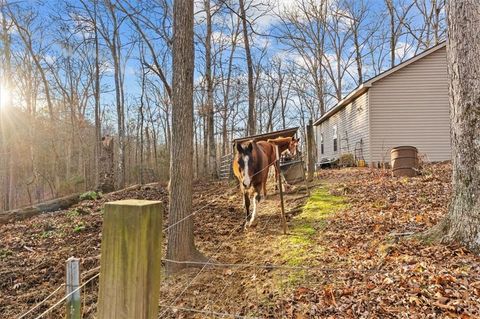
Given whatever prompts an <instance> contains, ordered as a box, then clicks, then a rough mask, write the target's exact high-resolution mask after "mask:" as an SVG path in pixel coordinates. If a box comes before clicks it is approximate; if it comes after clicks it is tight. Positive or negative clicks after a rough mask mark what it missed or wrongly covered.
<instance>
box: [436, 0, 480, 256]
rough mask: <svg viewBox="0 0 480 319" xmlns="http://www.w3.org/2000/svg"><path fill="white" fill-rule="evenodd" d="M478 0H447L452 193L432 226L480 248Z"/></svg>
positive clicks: (443, 235)
mask: <svg viewBox="0 0 480 319" xmlns="http://www.w3.org/2000/svg"><path fill="white" fill-rule="evenodd" d="M479 15H480V3H478V2H477V1H474V0H468V1H449V2H448V5H447V16H448V35H449V40H448V45H447V61H448V71H449V78H450V90H449V91H450V106H451V112H450V119H451V126H452V148H453V154H452V155H453V177H452V183H453V197H452V202H451V204H450V210H449V213H448V214H447V216H446V217H445V219H444V220H443V221H442V222H440V224H439V225H437V226H436V227H435V228H433V229H432V230H431V231H430V234H429V235H435V236H436V237H439V238H441V239H443V240H444V241H447V242H451V241H457V242H461V243H462V244H464V245H465V246H466V247H467V248H469V249H471V250H473V251H475V252H479V251H480V220H479V214H480V143H479V136H480V125H479V114H480V101H479V100H478V96H480V87H479V85H478V79H477V75H478V74H479V73H480V57H479V55H478V52H479V51H480V39H479V38H478V30H479V28H480V20H479V19H478V17H479Z"/></svg>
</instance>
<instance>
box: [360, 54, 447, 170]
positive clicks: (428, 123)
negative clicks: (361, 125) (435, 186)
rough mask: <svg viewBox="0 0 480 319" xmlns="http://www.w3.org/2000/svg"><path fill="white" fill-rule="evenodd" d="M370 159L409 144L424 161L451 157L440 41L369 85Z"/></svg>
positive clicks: (385, 157)
mask: <svg viewBox="0 0 480 319" xmlns="http://www.w3.org/2000/svg"><path fill="white" fill-rule="evenodd" d="M369 94H370V96H369V99H370V142H371V152H372V154H371V155H372V161H374V162H379V161H385V162H388V161H389V160H390V149H391V148H392V147H395V146H401V145H412V146H415V147H417V148H418V150H419V153H420V154H426V156H427V159H428V160H429V161H442V160H448V159H450V158H451V147H450V122H449V101H448V78H447V66H446V49H445V47H443V48H441V49H439V50H437V51H435V52H433V53H431V54H429V55H427V56H425V57H423V58H422V59H419V60H417V61H415V62H413V63H412V64H410V65H408V66H406V67H404V68H403V69H400V70H398V71H397V72H394V73H392V74H391V75H389V76H387V77H385V78H383V79H381V80H379V81H376V82H374V83H373V85H372V87H371V88H370V90H369Z"/></svg>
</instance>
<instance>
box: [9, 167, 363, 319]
mask: <svg viewBox="0 0 480 319" xmlns="http://www.w3.org/2000/svg"><path fill="white" fill-rule="evenodd" d="M276 163H278V160H276V161H274V162H272V163H271V164H270V165H268V166H267V167H265V168H263V169H262V170H259V171H257V172H256V173H255V174H253V175H252V176H251V178H253V177H254V176H255V175H257V174H260V173H261V172H263V171H264V170H267V169H270V167H271V166H273V165H275V164H276ZM233 190H238V185H234V186H232V187H229V188H228V189H227V190H225V191H224V192H223V194H221V195H217V196H216V197H214V198H213V199H212V200H210V201H208V202H207V203H206V204H204V205H202V206H201V207H200V208H198V209H197V210H195V211H194V212H192V213H190V214H188V215H187V216H185V217H183V218H182V219H180V220H178V221H176V222H175V223H173V224H171V225H168V226H167V227H165V228H164V229H163V231H164V232H166V233H167V232H168V231H169V230H170V229H172V228H173V227H175V226H177V225H179V224H180V223H182V222H184V221H186V220H187V219H189V218H191V217H193V216H195V215H197V214H198V213H200V212H201V211H203V210H204V209H205V208H207V207H209V206H210V205H212V204H214V203H216V202H218V201H219V200H222V199H223V198H224V197H225V196H228V194H229V193H230V192H231V191H233ZM273 216H274V215H273V214H271V215H270V216H269V218H268V220H267V222H266V223H265V225H264V227H263V230H264V229H265V228H266V227H267V226H268V225H269V224H270V220H271V218H273ZM248 218H249V216H246V217H245V219H243V220H242V221H243V223H239V224H238V225H237V226H236V227H234V228H233V229H232V230H231V231H230V232H229V234H228V236H227V237H226V239H224V240H226V241H228V240H229V239H230V238H231V237H232V236H233V234H235V233H236V232H237V231H238V230H239V229H241V228H242V227H243V225H244V223H246V222H247V221H248ZM221 244H222V243H221V242H220V243H219V244H218V245H217V246H216V247H215V248H214V253H213V254H211V257H209V258H208V260H207V261H206V262H200V261H194V260H192V261H185V260H182V261H178V260H172V259H168V258H164V259H162V262H163V263H174V264H188V265H198V266H201V268H200V270H199V271H198V272H196V274H195V275H194V277H193V278H192V279H190V280H189V281H188V282H187V283H186V284H185V285H183V288H182V289H181V291H180V293H179V294H177V295H176V296H175V297H174V299H173V300H171V301H170V302H165V303H162V304H160V307H161V308H164V309H163V311H161V313H160V315H159V318H162V317H163V316H164V315H165V314H166V313H167V312H168V311H169V310H171V311H174V312H176V311H184V312H192V313H198V314H208V315H211V316H216V317H229V318H241V319H242V318H248V319H255V318H257V317H252V316H244V315H239V314H234V313H229V312H220V311H213V310H211V309H210V310H209V309H196V308H191V307H185V306H178V305H176V303H177V302H178V301H179V300H180V299H181V298H182V297H183V296H184V294H185V293H186V292H187V290H188V289H189V288H190V287H191V286H192V285H193V284H194V282H195V281H196V280H197V278H199V276H200V275H201V274H202V273H203V272H204V271H205V270H210V269H218V268H233V269H235V270H234V271H233V272H232V273H231V275H233V274H234V273H235V272H237V271H238V270H239V269H241V268H244V269H264V270H265V269H266V270H281V271H283V272H285V271H317V272H319V271H320V272H338V271H342V269H340V268H339V269H335V268H325V267H307V266H289V265H282V264H270V263H266V264H251V263H246V260H247V258H248V256H245V257H244V258H243V260H242V261H241V262H239V263H220V262H214V260H215V259H216V258H217V257H218V256H219V253H220V250H221V249H222V246H221ZM99 270H100V267H95V268H92V269H90V270H88V271H87V272H84V273H82V278H85V277H89V276H91V277H90V278H88V279H87V280H85V281H84V282H83V283H82V285H81V286H79V287H78V288H76V289H75V290H73V291H72V292H70V293H69V294H66V295H65V296H63V297H62V298H60V299H59V300H57V301H56V302H55V303H54V304H53V305H51V306H50V307H49V308H48V309H46V310H45V311H43V312H42V313H41V314H40V315H38V316H36V317H35V318H36V319H40V318H43V317H44V316H46V315H47V314H49V313H52V312H53V311H54V310H55V309H56V308H57V307H59V306H60V305H61V304H63V302H64V301H65V300H67V299H68V297H69V296H71V295H73V294H74V293H75V292H77V291H79V290H81V289H84V288H85V287H86V286H87V285H88V284H89V283H91V282H92V281H93V280H95V279H96V278H98V277H99V275H100V273H99ZM365 271H371V270H369V269H367V270H365ZM92 274H93V276H92ZM228 284H229V283H228V282H226V283H225V285H224V286H223V288H222V289H221V292H220V294H218V296H217V297H218V298H221V297H222V294H223V292H224V291H225V289H226V288H227V286H228ZM63 287H65V284H61V285H59V286H58V287H57V288H56V289H55V290H54V291H53V292H52V293H50V294H49V295H48V296H47V297H46V298H44V299H43V300H42V301H40V302H39V303H37V304H36V305H34V306H33V307H32V308H30V309H29V310H28V311H26V312H25V313H23V314H21V315H20V316H19V317H17V318H18V319H23V318H26V317H27V316H28V315H31V314H32V313H33V312H34V311H35V310H38V309H39V308H40V307H41V306H42V305H44V304H45V303H47V302H48V301H49V300H50V299H52V297H53V296H55V294H56V293H58V291H60V289H62V288H63ZM84 296H85V294H84ZM84 298H85V297H84ZM214 304H215V303H214V302H213V301H212V300H209V301H208V303H207V307H208V308H211V306H212V305H214ZM84 305H85V299H84Z"/></svg>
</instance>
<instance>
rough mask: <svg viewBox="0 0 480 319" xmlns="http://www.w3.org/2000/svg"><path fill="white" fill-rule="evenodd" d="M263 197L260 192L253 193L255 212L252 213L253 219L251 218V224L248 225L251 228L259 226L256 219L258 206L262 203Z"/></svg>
mask: <svg viewBox="0 0 480 319" xmlns="http://www.w3.org/2000/svg"><path fill="white" fill-rule="evenodd" d="M260 199H261V195H260V192H259V190H255V193H253V212H252V217H251V218H250V222H249V223H248V225H249V226H255V225H256V224H257V221H256V220H255V218H256V217H257V209H258V204H259V203H260Z"/></svg>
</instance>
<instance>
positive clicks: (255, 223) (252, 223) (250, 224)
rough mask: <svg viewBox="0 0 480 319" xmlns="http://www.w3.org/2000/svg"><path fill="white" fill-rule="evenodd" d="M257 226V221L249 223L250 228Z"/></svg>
mask: <svg viewBox="0 0 480 319" xmlns="http://www.w3.org/2000/svg"><path fill="white" fill-rule="evenodd" d="M257 224H258V222H257V220H253V221H250V222H249V223H248V226H249V227H255V226H257Z"/></svg>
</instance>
